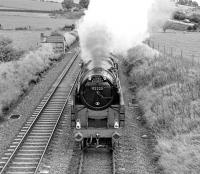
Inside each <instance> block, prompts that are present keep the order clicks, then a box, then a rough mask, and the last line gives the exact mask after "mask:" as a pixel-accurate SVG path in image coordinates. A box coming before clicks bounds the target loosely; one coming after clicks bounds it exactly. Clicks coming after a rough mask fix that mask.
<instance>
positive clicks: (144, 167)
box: [117, 75, 156, 174]
mask: <svg viewBox="0 0 200 174" xmlns="http://www.w3.org/2000/svg"><path fill="white" fill-rule="evenodd" d="M127 82H128V81H127V79H126V77H125V76H124V75H121V84H123V86H122V88H123V92H124V100H125V106H126V113H125V115H126V116H125V129H124V136H123V137H122V139H121V140H120V147H121V148H120V149H119V151H118V152H117V155H118V159H117V168H118V170H117V171H118V173H120V174H122V173H123V174H136V173H137V174H155V173H156V167H155V166H154V164H152V158H153V153H152V152H153V151H152V147H153V144H154V142H155V140H154V138H153V137H152V136H151V132H149V130H148V129H147V128H146V127H145V126H143V125H142V124H141V122H140V121H139V120H138V119H137V117H138V116H137V114H136V113H135V107H134V105H133V104H132V99H133V98H134V95H133V93H132V92H131V91H130V90H129V89H128V86H129V85H128V83H127Z"/></svg>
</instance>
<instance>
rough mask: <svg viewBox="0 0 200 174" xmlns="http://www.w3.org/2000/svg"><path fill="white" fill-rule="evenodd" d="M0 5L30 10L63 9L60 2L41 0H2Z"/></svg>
mask: <svg viewBox="0 0 200 174" xmlns="http://www.w3.org/2000/svg"><path fill="white" fill-rule="evenodd" d="M0 7H2V8H4V7H5V8H18V9H29V10H59V9H62V5H61V4H60V3H51V2H40V1H39V0H0Z"/></svg>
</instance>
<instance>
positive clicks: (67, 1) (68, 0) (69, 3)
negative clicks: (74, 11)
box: [62, 0, 74, 9]
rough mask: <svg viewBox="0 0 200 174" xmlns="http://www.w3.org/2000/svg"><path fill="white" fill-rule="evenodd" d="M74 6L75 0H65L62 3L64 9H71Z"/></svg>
mask: <svg viewBox="0 0 200 174" xmlns="http://www.w3.org/2000/svg"><path fill="white" fill-rule="evenodd" d="M73 4H74V2H73V0H64V1H63V2H62V7H63V8H64V9H71V8H72V7H73Z"/></svg>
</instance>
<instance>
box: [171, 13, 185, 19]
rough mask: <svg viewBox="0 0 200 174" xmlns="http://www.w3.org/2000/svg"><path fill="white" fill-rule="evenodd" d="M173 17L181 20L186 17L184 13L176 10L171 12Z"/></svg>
mask: <svg viewBox="0 0 200 174" xmlns="http://www.w3.org/2000/svg"><path fill="white" fill-rule="evenodd" d="M173 19H176V20H181V21H182V20H184V19H186V15H185V14H184V13H183V12H179V11H176V12H175V13H174V14H173Z"/></svg>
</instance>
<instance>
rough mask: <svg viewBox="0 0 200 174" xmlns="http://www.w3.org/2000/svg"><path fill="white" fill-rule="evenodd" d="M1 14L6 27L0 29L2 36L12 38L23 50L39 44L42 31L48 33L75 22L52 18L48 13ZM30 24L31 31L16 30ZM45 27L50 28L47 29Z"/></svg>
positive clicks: (2, 22)
mask: <svg viewBox="0 0 200 174" xmlns="http://www.w3.org/2000/svg"><path fill="white" fill-rule="evenodd" d="M0 16H1V21H0V23H1V25H2V26H3V28H4V29H5V30H0V36H5V37H9V38H11V39H12V40H13V42H14V46H15V47H16V48H20V49H23V50H28V49H30V48H34V47H35V46H37V43H39V42H40V33H42V32H44V33H45V34H48V33H49V32H51V31H53V30H57V29H59V28H61V27H63V26H64V25H66V24H68V25H70V24H71V23H74V20H67V19H64V18H51V17H49V16H48V15H47V14H36V13H11V12H0ZM28 26H30V27H31V31H25V30H24V31H22V30H21V31H20V30H17V31H16V30H14V29H15V28H17V27H28ZM45 28H49V29H50V30H49V31H47V30H45Z"/></svg>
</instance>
